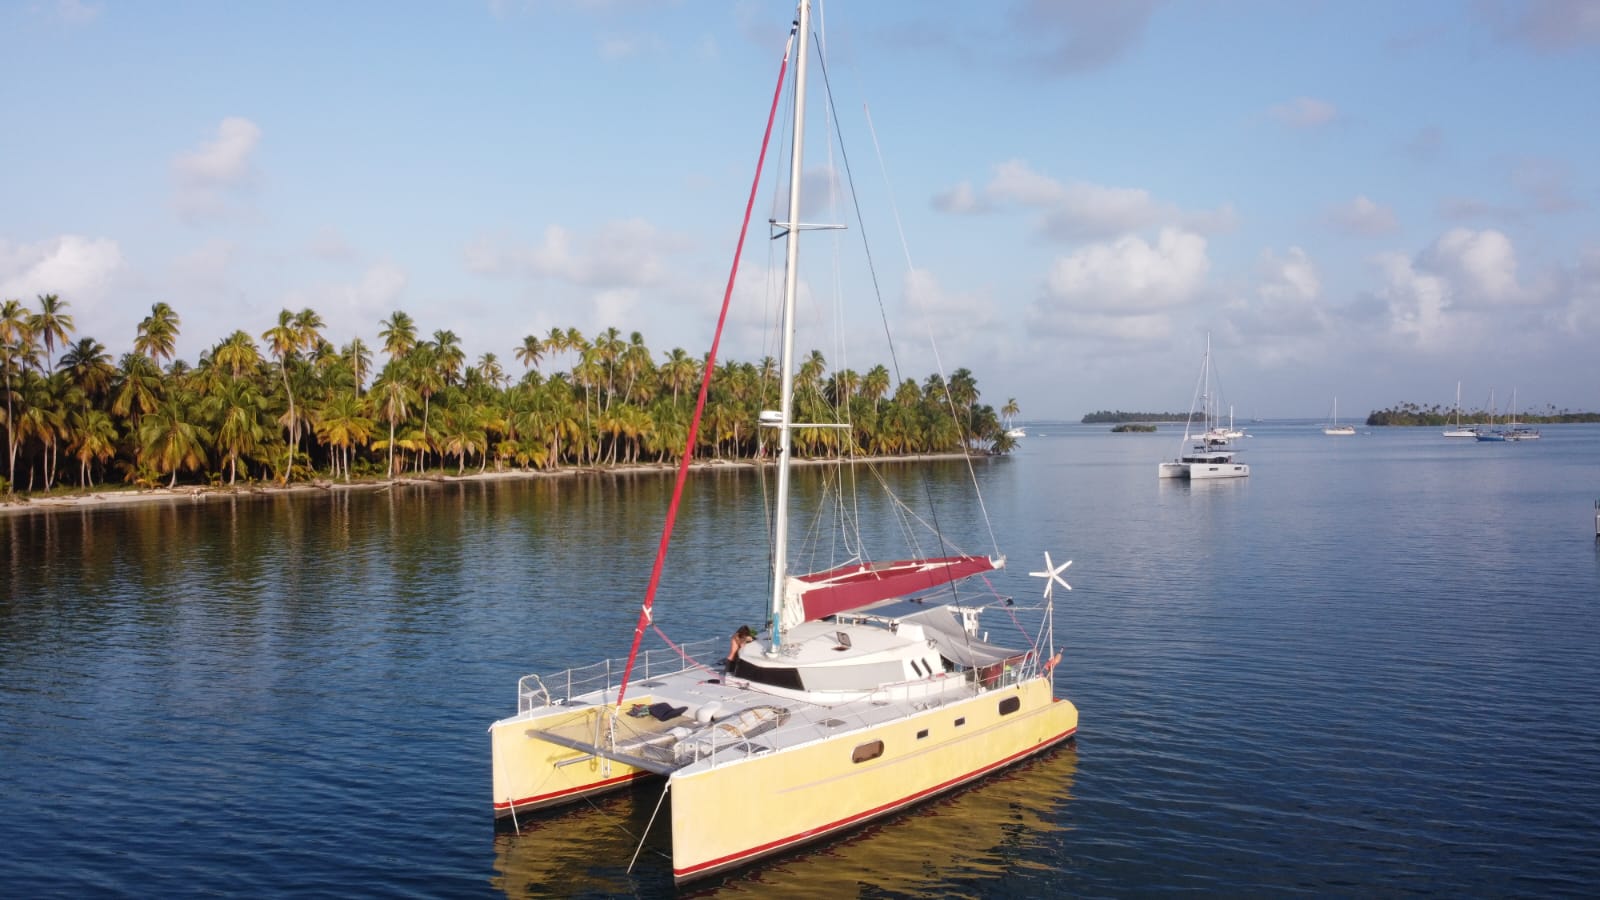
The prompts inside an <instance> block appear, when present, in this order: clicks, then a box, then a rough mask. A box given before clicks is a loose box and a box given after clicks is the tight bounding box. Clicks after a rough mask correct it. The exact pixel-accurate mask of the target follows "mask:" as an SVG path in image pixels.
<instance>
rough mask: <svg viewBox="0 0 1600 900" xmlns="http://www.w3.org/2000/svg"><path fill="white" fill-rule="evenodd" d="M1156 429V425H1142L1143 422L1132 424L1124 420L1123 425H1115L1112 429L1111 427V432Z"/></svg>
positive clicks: (1119, 432)
mask: <svg viewBox="0 0 1600 900" xmlns="http://www.w3.org/2000/svg"><path fill="white" fill-rule="evenodd" d="M1155 430H1156V427H1155V426H1154V425H1142V424H1141V425H1132V424H1129V423H1127V422H1124V423H1122V424H1121V425H1116V426H1113V427H1112V429H1111V433H1112V434H1123V433H1125V432H1129V431H1155Z"/></svg>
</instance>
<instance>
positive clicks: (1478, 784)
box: [0, 423, 1600, 898]
mask: <svg viewBox="0 0 1600 900" xmlns="http://www.w3.org/2000/svg"><path fill="white" fill-rule="evenodd" d="M1250 429H1251V431H1252V436H1251V437H1249V438H1247V439H1245V440H1244V441H1243V442H1242V444H1243V446H1244V448H1245V452H1244V454H1243V458H1244V459H1245V460H1246V461H1247V462H1249V463H1250V464H1251V466H1252V474H1251V477H1250V478H1249V479H1246V480H1241V481H1234V482H1219V483H1199V484H1189V483H1186V482H1175V481H1158V479H1157V478H1156V465H1157V463H1158V462H1159V461H1160V460H1162V459H1164V458H1167V457H1170V456H1172V455H1173V454H1174V453H1175V452H1176V451H1177V449H1178V433H1177V432H1176V431H1174V430H1172V429H1171V428H1170V427H1163V428H1162V429H1161V430H1160V431H1158V432H1157V433H1155V434H1121V435H1118V434H1111V433H1110V432H1109V431H1108V430H1107V428H1106V427H1104V426H1092V427H1091V426H1080V425H1055V426H1051V425H1044V424H1035V425H1034V426H1032V427H1031V428H1030V430H1029V436H1028V437H1027V438H1026V439H1025V440H1024V441H1023V442H1022V446H1021V447H1020V449H1019V450H1018V451H1017V452H1016V453H1015V454H1014V455H1013V456H1011V457H1010V458H1006V459H996V460H986V461H980V462H978V464H977V465H976V476H977V480H978V482H979V484H980V485H981V487H982V495H983V504H982V505H981V506H980V505H979V504H977V503H976V502H973V501H971V500H970V499H960V498H962V497H963V496H965V492H964V483H965V482H966V481H967V473H966V467H965V466H964V465H963V464H961V463H959V462H955V463H948V462H942V463H941V462H930V463H924V464H919V465H901V466H888V467H885V468H884V470H883V471H884V473H885V477H886V479H887V480H889V481H890V482H892V483H893V484H894V485H895V487H896V488H897V490H898V491H899V492H900V493H901V495H902V496H904V497H905V498H906V499H907V501H908V502H911V503H916V502H919V501H923V500H927V499H931V500H932V501H933V502H934V508H935V510H936V515H937V517H938V523H939V525H940V526H941V528H942V529H943V531H945V532H946V533H948V534H952V535H962V537H960V538H957V540H958V543H961V544H962V546H963V549H968V550H974V551H989V550H991V549H992V546H993V545H992V544H991V543H990V538H989V533H990V528H992V531H993V535H994V541H995V543H997V544H998V546H999V548H1000V549H1001V550H1002V551H1003V552H1005V553H1006V554H1007V555H1008V556H1009V557H1010V560H1011V564H1010V565H1009V566H1008V568H1007V569H1006V571H1005V572H1004V573H1002V574H1001V577H1000V578H998V579H997V580H996V586H997V587H999V588H1000V589H1001V590H1003V591H1006V592H1008V593H1013V594H1015V595H1017V596H1018V597H1019V598H1020V597H1024V596H1027V597H1034V596H1037V593H1038V590H1039V588H1040V582H1039V580H1038V579H1032V578H1029V577H1028V576H1027V573H1028V572H1029V571H1031V570H1034V569H1038V568H1040V567H1041V564H1042V562H1043V554H1044V552H1045V551H1049V552H1050V554H1051V556H1052V557H1053V558H1054V559H1056V560H1057V561H1060V560H1063V559H1072V560H1074V564H1073V566H1072V567H1071V568H1070V569H1069V570H1067V577H1068V579H1069V580H1070V581H1071V583H1072V586H1073V588H1074V590H1073V591H1072V593H1070V594H1064V595H1063V594H1058V597H1057V609H1056V643H1057V644H1059V645H1061V646H1062V647H1064V649H1065V657H1064V661H1063V663H1062V665H1061V666H1060V668H1059V669H1058V670H1057V671H1058V675H1057V686H1058V690H1059V691H1060V692H1061V693H1062V694H1064V695H1065V696H1067V697H1068V698H1070V699H1071V700H1072V701H1073V702H1075V703H1076V704H1077V705H1078V707H1079V709H1080V712H1081V716H1082V720H1081V727H1080V732H1079V736H1078V738H1077V740H1076V742H1075V743H1074V744H1073V745H1070V746H1068V747H1065V748H1063V749H1060V750H1058V751H1055V752H1053V753H1051V754H1050V755H1048V756H1045V757H1042V758H1039V759H1036V760H1034V761H1031V762H1029V763H1027V764H1025V765H1022V766H1019V767H1017V768H1013V769H1011V770H1008V771H1006V772H1004V773H1003V774H1000V775H998V776H995V777H992V778H990V779H988V780H985V781H983V782H981V783H979V784H977V785H976V786H974V787H971V788H969V789H966V790H963V791H961V792H959V793H957V794H955V795H952V796H948V797H945V798H941V799H938V800H935V801H932V802H930V803H927V804H924V805H922V806H919V807H917V808H916V809H914V810H913V811H911V812H909V813H906V814H903V815H900V816H898V817H895V818H893V819H890V820H887V821H884V822H881V823H878V824H875V825H872V826H870V827H868V828H866V829H864V830H861V831H858V832H855V833H852V834H850V835H848V836H846V837H844V838H843V839H840V840H836V841H832V842H829V843H825V844H822V845H819V846H816V847H814V848H812V849H809V850H806V851H804V852H800V853H797V854H794V855H791V856H787V857H783V858H780V859H777V860H774V861H769V862H766V863H762V864H760V865H758V866H757V867H755V868H753V869H749V870H745V871H741V872H736V873H734V874H732V875H729V876H727V877H725V878H721V879H715V880H712V881H710V882H708V883H705V884H699V885H693V886H691V890H692V892H693V893H695V894H697V895H721V894H731V895H760V896H852V895H859V896H866V897H913V896H916V897H921V896H929V895H934V896H971V897H1012V896H1015V897H1045V896H1061V895H1069V896H1112V897H1118V896H1132V895H1147V894H1152V893H1176V892H1185V893H1199V894H1208V895H1226V896H1231V897H1237V896H1272V897H1278V896H1283V895H1286V894H1309V895H1319V896H1325V895H1333V896H1373V895H1378V896H1395V895H1403V894H1442V895H1446V896H1455V897H1459V896H1475V897H1476V896H1519V897H1525V896H1574V895H1592V893H1593V892H1594V891H1595V890H1596V889H1597V887H1596V886H1597V885H1600V548H1597V544H1596V540H1595V534H1594V522H1595V520H1594V515H1595V502H1596V500H1597V499H1600V427H1596V426H1555V427H1546V428H1545V429H1544V438H1543V440H1541V441H1538V442H1529V443H1523V444H1480V443H1477V442H1474V441H1461V440H1448V439H1445V438H1443V437H1441V436H1440V435H1439V430H1440V429H1434V428H1416V429H1399V428H1391V429H1373V430H1371V431H1368V430H1367V429H1361V433H1360V434H1358V435H1356V436H1354V437H1343V438H1334V437H1326V436H1324V435H1323V434H1322V433H1321V430H1320V424H1313V423H1298V424H1283V423H1268V424H1254V425H1251V426H1250ZM798 481H799V483H800V488H801V491H802V493H808V492H809V493H810V494H813V495H814V494H815V492H816V487H817V482H818V477H817V476H815V475H802V476H801V477H800V478H799V479H798ZM669 486H670V478H669V477H668V476H667V475H664V474H657V473H645V474H639V475H631V476H621V477H612V476H584V477H578V478H570V479H541V480H507V481H494V482H470V483H448V484H435V485H426V486H410V487H402V488H394V489H390V490H381V491H336V492H328V493H319V494H309V495H293V496H285V495H273V496H254V495H244V496H240V497H238V498H236V499H230V500H220V501H218V500H212V501H207V502H196V501H193V500H187V499H183V500H173V501H170V502H162V503H158V504H153V505H147V506H137V507H123V508H102V509H92V510H81V509H80V510H65V511H52V512H27V513H23V514H17V515H5V516H0V848H3V849H0V886H3V887H0V892H3V893H4V895H5V896H9V897H19V898H21V897H29V898H31V897H86V896H96V897H102V896H103V897H115V896H129V897H157V896H159V897H164V898H165V897H199V896H217V895H228V896H235V895H243V896H255V897H272V896H294V897H312V896H326V897H351V896H363V897H379V896H400V897H496V896H508V897H524V896H548V895H560V896H571V895H582V896H609V895H639V896H665V895H670V894H672V893H673V886H672V880H671V866H670V864H669V862H668V861H667V860H666V859H665V858H664V856H663V855H662V854H663V853H664V852H665V849H666V839H665V836H664V835H663V834H661V832H663V831H665V829H664V828H662V827H661V825H660V824H659V823H658V826H657V828H656V829H655V830H653V831H651V832H650V833H649V834H648V835H647V836H646V838H645V840H644V847H643V851H642V852H641V853H640V855H639V861H638V863H637V864H636V865H635V866H634V867H633V870H632V871H631V872H630V871H629V869H628V864H629V859H630V857H632V855H633V853H634V851H635V848H636V847H638V846H639V840H638V838H637V835H640V834H642V833H644V832H645V831H646V825H647V823H648V820H649V815H650V812H651V807H652V806H653V804H654V801H655V798H656V791H654V790H647V791H643V792H641V793H640V794H638V795H632V794H622V795H616V796H612V797H610V798H607V799H604V800H601V801H598V802H595V803H593V804H585V805H583V806H581V807H579V808H575V809H573V810H571V811H570V812H567V813H563V814H555V815H546V816H538V817H535V818H533V819H532V820H531V821H524V822H523V823H522V830H521V833H520V834H519V833H515V832H507V831H504V830H497V829H496V828H495V826H494V823H493V820H492V816H491V813H490V796H489V744H488V736H487V734H486V728H487V727H488V725H489V723H490V722H491V721H493V720H494V719H497V718H501V717H504V716H506V715H510V714H511V713H513V712H514V711H515V708H516V703H515V688H516V681H517V678H518V677H519V676H521V675H524V674H527V673H530V672H546V671H552V670H556V669H560V668H564V667H566V666H569V665H580V664H586V663H589V662H592V661H595V660H599V659H601V658H604V657H608V656H620V655H623V654H625V652H626V649H627V643H628V640H629V638H630V637H631V633H632V628H633V624H634V620H635V617H636V615H637V612H638V605H639V601H640V598H641V595H642V590H643V587H644V584H645V582H646V580H647V578H648V575H649V566H650V562H651V559H652V556H653V553H654V550H655V546H656V542H657V540H658V537H659V531H658V529H659V527H660V523H661V519H662V515H663V511H664V508H665V503H666V498H667V496H668V490H669ZM690 492H691V496H690V501H689V503H688V505H687V507H686V509H685V512H684V514H683V516H682V519H681V521H680V526H679V530H678V535H677V538H676V543H675V545H674V550H673V553H672V555H671V557H670V559H669V563H668V569H667V574H666V579H665V581H664V583H663V588H662V592H661V595H660V597H659V599H658V609H657V617H656V620H657V622H658V624H660V625H661V627H662V628H663V629H664V630H665V631H666V632H667V633H668V634H669V635H670V636H671V637H672V638H673V639H675V640H680V641H681V640H691V639H696V638H702V637H708V636H721V635H726V634H727V633H729V632H731V631H732V629H733V627H735V626H736V625H737V624H738V623H742V622H756V621H759V619H760V617H761V614H762V613H761V609H762V607H763V605H764V602H765V599H764V598H765V594H764V591H765V573H764V571H763V567H764V566H765V565H766V560H767V553H766V549H765V541H766V532H765V525H764V524H763V522H764V519H763V510H764V508H765V506H766V504H767V503H768V502H769V498H768V495H767V493H766V492H765V491H764V490H763V483H762V479H761V478H760V477H759V476H758V475H757V474H756V473H753V472H750V471H744V470H739V471H735V470H719V471H715V472H708V473H704V474H702V475H699V476H697V477H696V479H695V481H694V482H693V483H692V484H691V487H690ZM985 511H986V512H987V522H988V524H987V525H985V519H984V515H983V514H984V512H985Z"/></svg>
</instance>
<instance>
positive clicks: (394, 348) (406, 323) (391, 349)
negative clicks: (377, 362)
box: [378, 310, 417, 361]
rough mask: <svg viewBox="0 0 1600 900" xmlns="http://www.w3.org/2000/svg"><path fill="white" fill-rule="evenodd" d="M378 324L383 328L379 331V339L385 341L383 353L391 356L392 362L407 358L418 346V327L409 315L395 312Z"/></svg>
mask: <svg viewBox="0 0 1600 900" xmlns="http://www.w3.org/2000/svg"><path fill="white" fill-rule="evenodd" d="M378 324H379V325H382V326H383V327H382V328H381V329H379V330H378V337H379V338H381V339H382V340H383V352H385V353H387V354H389V359H390V361H393V360H396V359H399V358H400V357H402V356H405V355H406V354H407V353H410V352H411V348H413V347H415V346H417V325H416V323H415V322H413V321H411V317H410V316H409V315H406V314H405V313H403V312H401V311H399V310H395V311H394V312H393V313H391V314H390V315H389V318H387V319H384V320H383V321H382V322H379V323H378Z"/></svg>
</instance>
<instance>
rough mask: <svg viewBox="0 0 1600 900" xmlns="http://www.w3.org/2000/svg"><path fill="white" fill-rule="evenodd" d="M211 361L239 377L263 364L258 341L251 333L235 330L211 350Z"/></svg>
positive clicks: (231, 375)
mask: <svg viewBox="0 0 1600 900" xmlns="http://www.w3.org/2000/svg"><path fill="white" fill-rule="evenodd" d="M211 362H212V364H213V365H215V366H217V367H218V368H221V369H223V370H225V371H226V372H227V373H228V375H229V377H232V378H238V377H240V376H242V375H243V374H244V373H246V372H254V371H255V369H256V367H257V366H259V365H261V351H260V350H258V349H256V342H255V341H254V340H253V339H252V338H251V337H250V335H248V334H246V333H245V332H243V331H235V332H234V333H233V334H230V335H228V336H227V337H226V338H223V339H222V342H221V343H220V344H217V346H216V349H214V350H212V351H211Z"/></svg>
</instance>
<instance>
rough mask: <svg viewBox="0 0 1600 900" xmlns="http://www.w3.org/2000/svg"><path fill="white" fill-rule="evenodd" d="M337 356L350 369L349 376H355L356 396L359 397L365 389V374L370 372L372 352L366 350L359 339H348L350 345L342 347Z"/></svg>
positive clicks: (365, 346)
mask: <svg viewBox="0 0 1600 900" xmlns="http://www.w3.org/2000/svg"><path fill="white" fill-rule="evenodd" d="M339 355H340V357H342V358H343V359H344V362H345V364H346V365H348V366H349V367H350V374H351V375H354V376H355V380H356V396H357V397H359V396H361V393H362V391H363V390H364V389H365V388H366V384H367V373H368V372H371V371H372V351H371V350H368V349H367V345H366V344H365V343H363V342H362V340H361V338H359V337H354V338H351V339H350V343H348V344H345V345H344V347H343V348H342V349H341V350H340V351H339Z"/></svg>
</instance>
